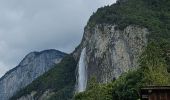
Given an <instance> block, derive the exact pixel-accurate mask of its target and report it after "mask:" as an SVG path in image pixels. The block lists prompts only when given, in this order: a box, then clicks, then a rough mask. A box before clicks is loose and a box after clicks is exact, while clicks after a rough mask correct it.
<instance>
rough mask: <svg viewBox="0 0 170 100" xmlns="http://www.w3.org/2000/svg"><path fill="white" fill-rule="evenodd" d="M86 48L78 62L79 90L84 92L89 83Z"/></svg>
mask: <svg viewBox="0 0 170 100" xmlns="http://www.w3.org/2000/svg"><path fill="white" fill-rule="evenodd" d="M85 57H86V48H84V49H83V50H82V52H81V55H80V59H79V63H78V78H77V82H78V83H77V92H83V91H85V90H86V85H87V65H86V63H85V62H86V61H85Z"/></svg>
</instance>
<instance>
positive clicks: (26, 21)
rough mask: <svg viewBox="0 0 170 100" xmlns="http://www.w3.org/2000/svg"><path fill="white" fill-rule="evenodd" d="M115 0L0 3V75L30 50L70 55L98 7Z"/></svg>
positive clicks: (9, 0) (6, 0)
mask: <svg viewBox="0 0 170 100" xmlns="http://www.w3.org/2000/svg"><path fill="white" fill-rule="evenodd" d="M113 2H115V1H114V0H0V76H2V75H3V74H4V73H5V72H6V71H7V70H9V69H11V68H13V67H15V66H16V65H17V64H18V63H19V62H20V61H21V60H22V59H23V57H24V56H25V55H26V54H28V53H29V52H31V51H41V50H44V49H50V48H54V49H58V50H61V51H64V52H68V53H70V52H72V51H73V50H74V48H75V47H76V46H77V45H78V44H79V43H80V40H81V38H82V35H83V29H84V26H85V25H86V23H87V21H88V19H89V17H90V15H91V14H92V13H93V12H95V11H96V10H97V8H99V7H101V6H104V5H108V4H111V3H113Z"/></svg>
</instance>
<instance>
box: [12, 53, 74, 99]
mask: <svg viewBox="0 0 170 100" xmlns="http://www.w3.org/2000/svg"><path fill="white" fill-rule="evenodd" d="M76 65H77V62H76V61H75V60H74V58H73V56H71V55H67V56H65V57H64V58H63V59H62V61H61V62H60V63H59V64H57V65H55V66H54V68H52V69H50V70H49V71H48V72H46V73H45V74H43V75H42V76H40V77H38V78H37V79H36V80H34V81H33V82H32V83H31V84H29V85H28V86H27V87H25V88H24V89H22V90H20V91H19V92H18V93H16V94H15V95H14V96H13V97H12V98H11V99H10V100H71V99H72V97H73V95H74V89H75V83H76V76H75V73H76Z"/></svg>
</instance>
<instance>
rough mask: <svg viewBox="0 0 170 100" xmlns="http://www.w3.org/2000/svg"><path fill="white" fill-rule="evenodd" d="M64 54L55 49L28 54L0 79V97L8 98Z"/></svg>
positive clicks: (58, 60)
mask: <svg viewBox="0 0 170 100" xmlns="http://www.w3.org/2000/svg"><path fill="white" fill-rule="evenodd" d="M65 55H66V54H65V53H63V52H60V51H57V50H45V51H42V52H32V53H30V54H28V55H27V56H26V57H25V58H24V59H23V60H22V61H21V63H20V64H19V65H18V66H17V67H15V68H14V69H12V70H10V71H9V72H7V73H6V74H5V75H4V76H3V77H2V78H1V79H0V98H1V100H8V99H9V98H10V97H11V96H13V95H14V94H15V93H16V92H17V91H19V90H20V89H22V88H24V87H25V86H27V85H28V84H30V83H31V82H32V81H33V80H35V79H36V78H37V77H38V76H40V75H42V74H43V73H45V72H46V71H48V70H49V69H51V68H53V66H54V65H55V64H57V63H59V62H60V61H61V59H62V58H63V57H64V56H65Z"/></svg>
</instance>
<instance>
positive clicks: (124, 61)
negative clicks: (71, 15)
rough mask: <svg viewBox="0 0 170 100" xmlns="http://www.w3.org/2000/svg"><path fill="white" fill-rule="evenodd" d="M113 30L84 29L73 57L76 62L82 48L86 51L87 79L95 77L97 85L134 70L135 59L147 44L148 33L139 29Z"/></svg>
mask: <svg viewBox="0 0 170 100" xmlns="http://www.w3.org/2000/svg"><path fill="white" fill-rule="evenodd" d="M115 27H116V25H109V24H98V25H95V26H93V27H91V26H88V25H87V26H86V28H85V32H84V36H83V39H82V42H81V44H80V45H79V46H78V47H77V48H76V50H75V51H74V53H73V55H74V57H75V59H76V60H79V58H80V53H81V51H82V49H83V48H86V60H87V61H86V62H87V72H88V80H89V79H90V78H92V77H96V79H97V81H98V82H100V83H107V82H110V81H111V80H113V79H115V78H117V77H119V76H120V75H121V74H122V73H124V72H127V71H129V70H135V69H136V68H137V67H138V62H137V61H138V58H139V56H140V54H141V53H142V51H143V50H144V49H145V47H146V45H147V34H149V32H148V30H147V29H146V28H142V27H139V26H127V27H126V28H125V29H123V30H118V29H115Z"/></svg>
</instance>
